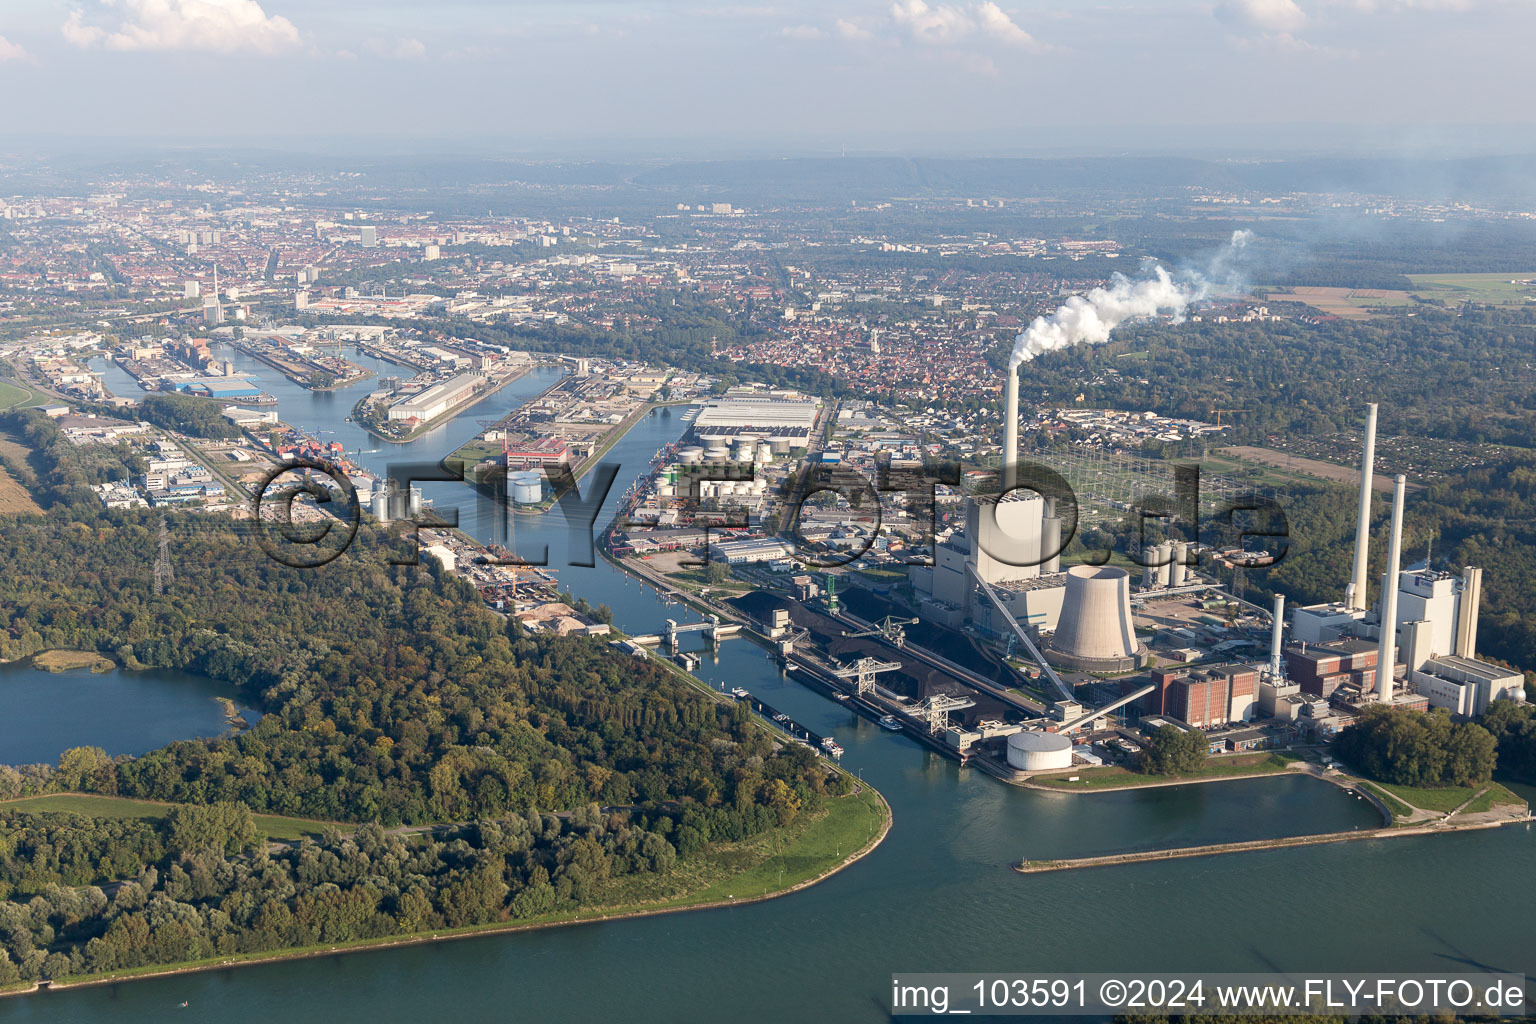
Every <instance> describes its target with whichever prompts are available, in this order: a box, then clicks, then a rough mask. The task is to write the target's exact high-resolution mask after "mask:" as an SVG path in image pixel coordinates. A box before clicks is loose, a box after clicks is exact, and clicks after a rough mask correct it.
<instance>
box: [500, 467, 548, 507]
mask: <svg viewBox="0 0 1536 1024" xmlns="http://www.w3.org/2000/svg"><path fill="white" fill-rule="evenodd" d="M507 483H508V484H509V485H510V489H511V491H512V501H513V502H514V503H516V504H518V505H537V504H538V503H539V502H540V501H541V500H542V499H543V497H544V474H543V473H540V472H537V471H536V470H532V469H525V470H523V471H522V472H520V473H513V474H512V475H511V476H510V477H508V478H507Z"/></svg>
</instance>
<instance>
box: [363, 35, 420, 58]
mask: <svg viewBox="0 0 1536 1024" xmlns="http://www.w3.org/2000/svg"><path fill="white" fill-rule="evenodd" d="M368 49H369V50H370V51H372V53H373V54H374V55H375V56H378V57H385V58H387V59H389V60H421V59H422V58H423V57H425V56H426V55H427V44H426V43H423V42H422V41H421V40H420V39H408V38H402V39H393V40H391V39H374V40H372V41H370V42H369V43H368Z"/></svg>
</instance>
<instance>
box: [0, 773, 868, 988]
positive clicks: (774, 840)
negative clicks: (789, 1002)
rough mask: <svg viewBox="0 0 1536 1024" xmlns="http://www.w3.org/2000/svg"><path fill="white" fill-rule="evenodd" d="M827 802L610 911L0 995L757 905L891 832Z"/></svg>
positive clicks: (855, 803)
mask: <svg viewBox="0 0 1536 1024" xmlns="http://www.w3.org/2000/svg"><path fill="white" fill-rule="evenodd" d="M845 774H846V773H845ZM827 805H828V806H827V810H826V812H825V813H824V814H822V815H820V816H818V817H817V818H815V819H814V820H811V821H807V822H804V823H803V824H792V825H791V826H789V827H788V828H789V829H791V830H793V831H794V832H795V835H794V837H793V840H792V841H791V842H790V843H789V844H788V845H783V846H781V845H780V844H779V840H780V839H782V838H783V836H782V833H781V832H775V833H772V834H769V835H764V836H758V837H755V838H754V839H753V840H751V841H748V842H746V843H733V844H722V845H721V846H720V847H718V848H716V849H715V850H714V851H711V852H710V853H707V854H705V855H704V856H703V857H702V858H701V860H702V861H703V862H704V863H703V865H702V866H701V867H700V868H698V869H696V871H695V876H694V878H693V879H692V881H693V883H694V884H695V885H696V886H701V887H696V888H692V889H690V890H689V891H688V892H686V893H683V894H681V895H675V896H672V897H665V896H662V897H660V898H652V899H645V898H643V897H642V898H639V899H637V898H635V897H634V896H633V895H631V894H624V895H623V896H621V897H620V898H621V899H625V900H627V902H620V903H618V904H616V905H614V906H609V907H603V908H593V909H590V910H580V911H575V912H573V913H566V914H551V915H548V916H546V917H542V918H535V919H532V920H529V921H521V922H515V923H513V922H495V923H492V924H485V925H472V926H468V927H464V928H456V929H441V930H437V931H432V932H419V933H414V934H410V935H397V936H384V937H381V938H377V939H360V940H358V941H356V942H351V943H340V944H326V945H318V946H308V947H302V948H298V949H288V950H274V951H272V952H267V953H251V954H243V955H238V956H230V957H217V958H212V959H208V960H199V961H192V962H188V963H183V964H172V965H155V966H148V967H142V968H134V969H131V970H126V971H111V972H107V973H104V974H100V975H90V976H86V977H82V978H78V979H73V980H69V981H66V982H59V983H50V982H42V983H37V984H33V985H29V986H25V987H17V988H13V989H10V990H8V991H0V997H4V996H13V995H27V994H31V993H36V992H70V991H74V990H76V989H84V988H91V987H95V986H100V985H112V984H117V983H120V982H126V981H141V980H147V979H151V978H165V977H171V976H175V975H180V974H193V973H199V972H205V971H216V970H223V969H225V968H230V967H247V966H252V965H258V964H271V963H277V962H281V961H287V960H301V959H311V958H315V957H325V956H334V955H340V954H343V953H362V952H370V951H374V950H381V949H397V948H400V947H404V946H416V945H423V944H427V943H432V942H443V941H449V940H454V939H471V938H481V937H484V936H491V935H507V934H512V933H516V932H529V931H539V930H544V929H551V928H562V927H566V926H570V925H579V924H592V923H596V922H601V921H623V920H629V919H634V918H642V917H655V916H659V915H662V914H676V913H682V912H685V911H692V910H711V909H719V908H723V907H733V906H737V905H745V904H749V903H761V902H763V901H765V900H772V899H778V898H779V897H781V896H788V895H790V894H792V893H796V892H799V891H801V890H803V889H807V888H810V887H811V886H813V885H816V884H818V883H819V882H822V881H825V880H826V879H828V878H830V877H832V876H833V875H835V874H837V873H839V872H841V871H843V870H846V869H847V868H848V867H850V866H851V865H853V864H855V863H857V862H858V861H860V860H862V859H863V858H865V857H867V856H868V855H869V854H870V853H871V852H872V851H873V850H874V849H875V848H876V847H878V846H879V845H880V844H881V843H882V842H883V841H884V840H885V838H886V836H887V835H888V834H889V833H890V829H891V824H892V815H891V809H890V805H889V804H888V803H887V802H886V800H885V797H884V796H882V795H881V794H880V793H879V792H878V791H876V790H875V789H874V788H873V787H870V786H868V785H863V784H858V786H857V789H856V790H855V791H854V792H853V793H850V794H848V795H847V796H842V797H831V798H829V799H828V801H827ZM877 822H878V824H877ZM860 838H862V839H863V840H864V842H863V843H862V844H861V845H858V846H857V847H856V848H853V843H854V842H856V841H857V840H858V839H860ZM844 845H848V846H849V847H850V852H849V853H848V854H846V855H844V854H843V853H842V848H843V846H844ZM829 848H830V849H831V850H832V851H833V852H832V855H831V856H830V857H829V856H827V851H828V849H829ZM744 852H747V853H752V854H757V855H758V856H756V858H755V859H754V862H753V863H752V864H750V865H748V866H746V867H745V868H740V867H739V865H737V864H736V863H735V862H736V861H737V860H739V859H740V857H741V855H742V854H743V853H744ZM785 876H788V877H785ZM759 885H761V886H762V892H761V893H760V894H759V893H758V892H757V890H758V887H759ZM621 887H622V886H621Z"/></svg>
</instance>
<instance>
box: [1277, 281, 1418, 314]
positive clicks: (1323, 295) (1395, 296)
mask: <svg viewBox="0 0 1536 1024" xmlns="http://www.w3.org/2000/svg"><path fill="white" fill-rule="evenodd" d="M1266 290H1267V291H1268V293H1269V297H1270V298H1271V299H1276V300H1280V301H1292V302H1304V303H1306V304H1307V305H1309V306H1311V307H1312V308H1313V309H1315V310H1317V311H1318V312H1320V313H1326V314H1328V315H1330V316H1337V317H1343V318H1345V319H1347V320H1361V319H1364V318H1365V317H1368V316H1370V315H1371V314H1372V313H1373V312H1375V311H1377V310H1382V309H1391V308H1393V307H1400V306H1412V305H1413V304H1414V297H1413V296H1412V295H1410V294H1409V293H1407V292H1404V291H1388V290H1385V289H1378V288H1324V287H1315V286H1302V285H1298V286H1297V287H1295V288H1287V289H1266Z"/></svg>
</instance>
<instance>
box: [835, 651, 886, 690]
mask: <svg viewBox="0 0 1536 1024" xmlns="http://www.w3.org/2000/svg"><path fill="white" fill-rule="evenodd" d="M899 668H901V662H899V661H881V660H880V659H878V658H860V659H859V660H858V661H856V662H854V663H853V664H852V665H843V666H841V667H839V668H834V669H833V670H832V674H833V675H835V676H837V677H838V678H840V679H852V680H853V692H854V693H856V694H858V695H859V696H860V697H864V696H867V695H869V694H871V693H873V692H874V691H875V676H877V675H879V674H880V673H881V672H895V671H896V670H897V669H899Z"/></svg>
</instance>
